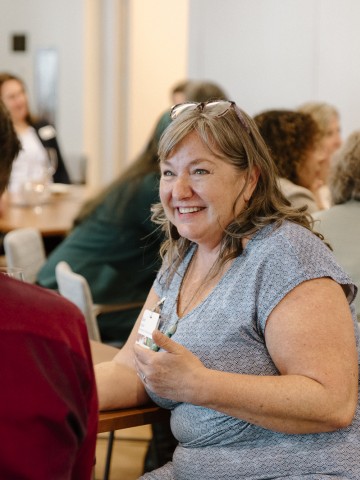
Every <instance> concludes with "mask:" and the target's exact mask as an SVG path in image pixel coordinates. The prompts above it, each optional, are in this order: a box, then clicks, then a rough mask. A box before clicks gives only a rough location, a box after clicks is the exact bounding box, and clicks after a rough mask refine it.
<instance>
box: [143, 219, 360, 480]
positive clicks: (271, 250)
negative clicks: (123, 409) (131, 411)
mask: <svg viewBox="0 0 360 480" xmlns="http://www.w3.org/2000/svg"><path fill="white" fill-rule="evenodd" d="M193 251H194V247H193V248H191V249H190V250H189V252H188V254H187V256H186V258H185V260H184V262H183V263H182V265H181V267H180V269H179V274H176V275H174V277H173V279H172V282H171V285H170V288H166V287H165V278H164V276H165V275H162V274H161V272H160V273H159V275H158V278H157V280H156V281H155V289H156V292H157V294H158V295H159V296H160V297H163V296H166V301H165V303H164V306H163V310H162V317H163V318H164V322H165V325H164V326H163V328H164V330H166V328H167V327H168V326H170V325H172V324H174V323H175V322H176V321H177V320H178V318H177V314H176V301H177V295H178V291H179V288H180V285H181V280H182V277H183V275H184V273H185V272H186V268H187V265H188V263H189V261H190V259H191V256H192V254H193ZM319 277H331V278H333V279H334V280H335V281H336V282H338V283H339V284H341V285H343V288H344V291H345V292H346V294H347V298H348V301H349V303H350V304H351V309H352V311H353V318H354V325H355V332H356V337H357V345H358V349H359V332H358V326H357V322H356V317H355V314H354V308H353V305H352V303H353V300H354V297H355V294H356V287H355V286H354V285H353V284H352V282H351V280H350V278H349V277H348V276H347V275H346V274H345V273H344V271H343V270H342V269H341V268H340V266H339V265H338V264H337V263H336V260H335V258H334V256H333V254H332V253H331V251H330V250H329V249H328V248H327V247H326V246H325V245H324V243H323V242H322V241H321V240H320V239H318V238H317V237H316V236H315V235H313V234H312V233H311V232H310V231H308V230H307V229H305V228H303V227H301V226H298V225H295V224H293V223H290V222H285V223H284V224H283V225H282V226H281V227H279V228H277V229H274V228H273V226H272V225H269V226H267V227H265V228H263V229H262V230H261V231H259V232H258V233H257V234H256V235H255V236H254V237H253V238H252V240H250V242H249V243H248V244H247V246H246V249H245V250H244V252H243V254H242V255H240V256H239V257H238V258H237V259H235V261H234V262H233V264H232V265H231V267H230V269H229V270H228V271H227V272H226V273H225V275H224V276H223V278H222V279H221V280H220V282H219V283H218V285H217V286H216V287H215V288H214V290H213V291H212V292H211V293H210V294H209V296H208V297H207V298H206V299H205V300H204V301H203V302H202V303H201V304H199V305H198V306H197V307H196V308H194V309H193V310H192V311H191V312H189V313H188V314H187V315H185V316H184V317H183V318H181V320H180V321H179V324H178V328H177V331H176V333H175V335H174V336H173V339H174V340H175V341H176V342H179V343H180V344H182V345H184V346H185V347H186V348H188V349H189V350H191V351H192V352H193V353H194V354H196V355H197V356H198V357H199V358H200V359H201V361H202V362H203V363H204V365H205V366H206V367H208V368H211V369H215V370H222V371H226V372H234V373H243V374H250V375H278V374H279V372H278V371H277V369H276V367H275V365H274V363H273V361H272V359H271V357H270V355H269V353H268V351H267V348H266V344H265V339H264V330H265V325H266V321H267V319H268V317H269V315H270V313H271V312H272V310H273V309H274V307H275V306H276V305H277V304H278V303H279V302H280V301H281V300H282V299H283V298H284V296H285V295H286V294H287V293H288V292H289V291H291V290H292V289H293V288H294V287H296V286H297V285H299V284H300V283H302V282H304V281H306V280H310V279H314V278H319ZM148 393H149V395H150V396H151V398H152V399H153V400H154V401H155V402H156V403H157V404H158V405H161V406H162V407H165V408H168V409H171V428H172V431H173V433H174V435H175V437H176V438H177V439H178V441H179V446H178V447H177V449H176V450H175V453H174V457H173V461H172V462H171V463H168V464H166V465H165V466H164V467H162V468H160V469H158V470H155V471H154V472H151V473H147V474H145V475H144V476H143V477H141V478H143V479H146V480H152V479H153V480H155V479H159V480H160V479H161V480H166V479H169V480H170V479H176V480H232V479H234V480H235V479H247V480H260V479H291V480H298V479H306V480H321V479H328V478H330V477H331V479H360V408H359V407H358V409H357V412H356V416H355V418H354V420H353V423H352V425H351V426H349V427H348V428H345V429H342V430H338V431H336V432H331V433H318V434H307V435H300V434H299V435H289V434H283V433H278V432H274V431H271V430H267V429H265V428H262V427H259V426H256V425H253V424H250V423H248V422H245V421H242V420H240V419H238V418H234V417H230V416H228V415H225V414H223V413H220V412H217V411H215V410H211V409H208V408H205V407H199V406H195V405H191V404H188V403H179V402H174V401H171V400H167V399H163V398H159V397H157V396H156V395H154V394H153V393H152V392H151V391H148Z"/></svg>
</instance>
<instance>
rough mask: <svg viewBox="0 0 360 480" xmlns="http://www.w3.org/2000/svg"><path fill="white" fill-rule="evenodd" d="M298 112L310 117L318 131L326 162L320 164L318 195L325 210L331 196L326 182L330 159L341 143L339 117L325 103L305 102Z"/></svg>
mask: <svg viewBox="0 0 360 480" xmlns="http://www.w3.org/2000/svg"><path fill="white" fill-rule="evenodd" d="M298 111H299V112H303V113H308V114H309V115H311V117H312V118H313V120H315V122H316V124H317V126H318V129H319V131H320V142H321V143H322V146H323V148H324V152H325V155H326V161H325V162H323V164H322V170H321V179H322V180H323V182H324V184H323V186H322V187H321V188H320V191H319V193H320V195H321V196H322V201H323V203H324V204H325V205H326V208H329V207H330V205H331V195H330V192H329V186H328V182H329V172H330V166H331V158H332V156H333V155H334V153H335V152H336V150H338V148H339V147H340V146H341V143H342V139H341V127H340V115H339V112H338V111H337V110H336V108H335V107H333V106H332V105H330V104H328V103H325V102H307V103H304V104H303V105H301V106H300V107H299V109H298Z"/></svg>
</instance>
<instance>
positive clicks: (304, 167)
mask: <svg viewBox="0 0 360 480" xmlns="http://www.w3.org/2000/svg"><path fill="white" fill-rule="evenodd" d="M328 167H329V156H328V155H327V153H326V150H325V147H324V144H323V142H319V143H318V144H317V145H316V146H315V147H314V148H312V149H311V150H309V152H308V154H307V156H306V158H305V159H304V160H303V161H302V162H301V163H300V164H299V165H298V167H297V178H298V184H299V185H301V186H302V187H305V188H308V189H309V190H313V189H314V188H316V186H317V187H318V186H319V182H320V181H321V182H323V181H324V177H325V171H326V172H327V170H328Z"/></svg>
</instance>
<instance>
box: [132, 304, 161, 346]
mask: <svg viewBox="0 0 360 480" xmlns="http://www.w3.org/2000/svg"><path fill="white" fill-rule="evenodd" d="M159 321H160V314H159V313H156V312H153V311H151V310H145V312H144V315H143V318H142V319H141V323H140V327H139V330H138V335H137V339H136V343H137V344H139V345H141V346H142V347H144V348H151V346H152V345H153V343H154V342H153V340H152V332H153V331H154V330H156V329H157V328H158V326H159Z"/></svg>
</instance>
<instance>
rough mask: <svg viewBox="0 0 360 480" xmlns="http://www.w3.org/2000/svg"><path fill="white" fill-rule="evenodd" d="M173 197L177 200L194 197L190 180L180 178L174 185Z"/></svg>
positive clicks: (183, 177) (177, 178)
mask: <svg viewBox="0 0 360 480" xmlns="http://www.w3.org/2000/svg"><path fill="white" fill-rule="evenodd" d="M172 196H173V197H174V198H176V199H177V200H181V199H184V198H190V197H191V196H192V188H191V185H190V182H189V180H188V178H186V177H185V176H182V175H181V176H178V177H176V180H175V182H174V184H173V190H172Z"/></svg>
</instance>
